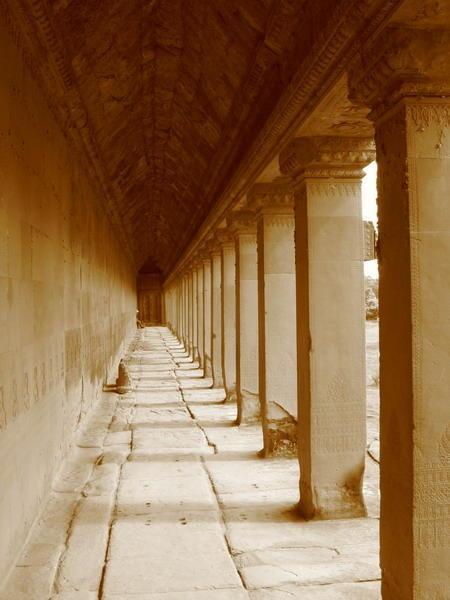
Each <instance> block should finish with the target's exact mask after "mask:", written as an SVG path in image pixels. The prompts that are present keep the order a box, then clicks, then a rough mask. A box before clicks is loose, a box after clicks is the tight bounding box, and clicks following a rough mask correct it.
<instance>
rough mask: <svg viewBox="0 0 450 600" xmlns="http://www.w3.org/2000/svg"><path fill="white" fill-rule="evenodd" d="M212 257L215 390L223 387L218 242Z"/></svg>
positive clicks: (220, 278)
mask: <svg viewBox="0 0 450 600" xmlns="http://www.w3.org/2000/svg"><path fill="white" fill-rule="evenodd" d="M210 256H211V351H212V375H213V381H214V387H215V388H221V387H223V371H222V255H221V250H220V245H219V244H218V243H217V242H216V240H213V241H211V243H210Z"/></svg>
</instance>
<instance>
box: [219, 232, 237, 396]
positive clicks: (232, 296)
mask: <svg viewBox="0 0 450 600" xmlns="http://www.w3.org/2000/svg"><path fill="white" fill-rule="evenodd" d="M219 242H220V246H221V250H222V369H223V376H224V387H225V391H226V401H227V402H235V401H236V249H235V242H234V237H233V235H231V234H230V233H229V232H224V233H222V234H221V235H220V236H219Z"/></svg>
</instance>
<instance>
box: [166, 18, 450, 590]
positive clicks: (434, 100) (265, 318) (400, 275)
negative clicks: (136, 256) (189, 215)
mask: <svg viewBox="0 0 450 600" xmlns="http://www.w3.org/2000/svg"><path fill="white" fill-rule="evenodd" d="M449 35H450V34H449V33H448V32H447V31H431V30H430V31H421V30H417V31H416V30H414V31H413V30H411V31H407V32H405V31H404V30H396V29H392V30H390V31H388V34H386V36H384V38H383V40H381V42H380V44H379V46H377V47H376V48H371V47H368V48H365V49H364V50H363V51H362V53H361V57H360V59H359V63H358V62H356V63H355V65H356V66H355V67H354V70H353V71H352V72H351V73H350V89H351V96H352V98H353V99H354V100H355V101H357V102H359V103H360V104H364V105H365V106H367V107H369V108H370V109H371V110H372V113H371V118H372V119H373V122H374V126H375V139H376V151H377V161H378V167H379V169H378V191H379V229H380V243H379V255H380V355H381V366H380V393H381V566H382V573H383V584H382V593H383V598H384V599H389V600H391V599H392V600H394V599H395V600H403V599H405V600H406V599H415V600H416V599H417V600H419V599H420V600H422V599H425V598H436V599H437V598H444V597H447V593H448V565H449V564H450V543H449V540H450V533H449V532H450V512H449V511H450V503H449V492H450V470H449V469H450V451H449V449H450V442H449V440H450V433H449V431H450V425H449V423H450V403H449V402H448V390H449V388H450V369H449V368H448V367H449V348H448V340H449V339H450V321H449V319H448V316H447V313H448V310H449V306H448V297H449V294H448V292H449V283H448V282H449V278H448V260H447V258H448V256H450V235H449V231H450V210H449V206H450V203H449V201H448V196H449V191H450V176H449V173H450V170H449V169H450V162H449V161H450V159H449V156H450V141H449V140H450V136H449V135H448V134H449V132H450V119H449V114H450V100H449V99H450V84H449V83H448V81H449V79H448V61H445V60H443V59H442V60H438V59H436V60H434V61H430V60H429V57H430V56H435V57H443V56H448V49H449V48H450V37H449ZM374 158H375V145H374V143H373V141H372V140H371V139H365V138H362V137H356V138H349V137H328V136H318V137H303V138H297V139H295V140H293V141H292V143H291V144H290V145H289V146H288V147H287V148H285V149H284V150H283V152H282V153H281V156H280V168H281V172H282V174H283V176H284V179H283V180H281V181H276V182H274V183H272V184H264V185H262V184H258V185H255V186H254V187H253V188H252V190H251V191H250V193H249V194H248V197H247V206H246V207H245V209H244V210H240V211H238V212H235V213H231V214H230V215H229V217H228V219H227V227H226V232H225V237H226V241H225V238H224V237H223V234H222V233H221V234H220V235H218V236H217V238H216V235H215V236H214V241H213V242H210V244H211V246H209V245H208V246H207V247H205V248H204V249H203V259H202V260H203V262H202V263H201V265H202V266H200V267H197V268H198V269H199V271H198V273H199V272H201V276H202V277H203V288H202V292H201V293H202V297H201V299H200V300H199V298H198V294H199V289H200V288H199V287H197V292H196V293H197V297H196V298H194V300H193V303H194V305H195V307H196V310H197V315H198V316H197V324H198V326H199V324H201V328H199V335H203V346H202V347H200V344H199V352H198V358H199V361H200V362H201V364H202V366H203V367H204V369H205V375H206V376H209V375H212V376H213V380H214V385H217V386H222V385H223V384H224V385H225V387H226V389H227V397H228V398H229V399H233V398H234V397H236V398H237V403H238V422H239V423H240V424H243V423H247V422H251V421H255V420H257V419H259V418H260V417H261V418H262V426H263V431H264V451H265V454H266V455H273V454H283V453H292V452H293V451H294V450H295V446H296V442H297V440H298V453H299V461H300V471H301V475H300V512H301V514H302V515H303V516H305V517H306V518H313V517H315V518H342V517H354V516H363V515H365V514H366V509H365V505H364V498H363V494H362V482H363V473H364V462H365V445H366V429H365V428H366V424H365V423H366V419H365V351H364V349H365V339H364V288H363V227H362V217H361V177H362V174H363V172H362V169H363V167H364V166H365V165H367V164H368V163H369V162H370V161H372V160H373V159H374ZM294 232H295V234H294ZM294 235H295V243H294ZM221 236H222V237H221ZM231 238H232V239H233V242H234V244H233V243H231V241H230V240H231ZM233 255H234V263H233V258H232V256H233ZM443 257H446V259H445V260H444V259H443ZM199 264H200V263H199ZM211 265H212V266H211ZM233 274H234V298H235V301H234V302H232V300H231V298H232V297H233V292H232V287H233ZM185 277H187V275H186V276H185ZM183 281H184V278H183V277H181V278H179V279H178V280H177V281H176V282H172V283H171V285H170V286H169V287H168V289H167V290H166V302H167V310H166V314H167V315H168V319H169V324H170V326H171V327H172V329H173V330H174V331H175V332H176V333H177V335H179V336H180V338H182V339H185V340H186V343H187V347H189V343H190V341H189V340H187V339H186V332H187V328H186V322H187V321H188V316H187V315H186V314H184V313H185V312H186V299H185V298H186V295H187V294H189V293H190V292H189V288H188V287H187V286H186V285H185V284H184V283H183ZM180 298H181V301H180ZM183 299H184V300H183ZM233 315H235V316H234V323H233ZM232 363H234V367H235V370H234V371H233V368H232V366H231V365H232ZM234 375H235V377H234Z"/></svg>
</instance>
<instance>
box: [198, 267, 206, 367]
mask: <svg viewBox="0 0 450 600" xmlns="http://www.w3.org/2000/svg"><path fill="white" fill-rule="evenodd" d="M203 311H204V308H203V261H202V260H199V261H198V262H197V344H198V355H197V359H198V361H199V362H200V366H201V367H202V368H203V366H204V364H205V347H204V320H203V319H204V312H203Z"/></svg>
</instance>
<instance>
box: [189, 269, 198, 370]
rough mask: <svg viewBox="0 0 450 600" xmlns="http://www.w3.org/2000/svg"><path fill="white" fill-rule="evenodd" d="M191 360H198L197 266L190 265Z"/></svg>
mask: <svg viewBox="0 0 450 600" xmlns="http://www.w3.org/2000/svg"><path fill="white" fill-rule="evenodd" d="M191 277H192V360H193V361H196V360H198V329H197V315H198V312H197V311H198V308H197V303H198V284H197V264H196V263H193V265H192V274H191Z"/></svg>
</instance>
